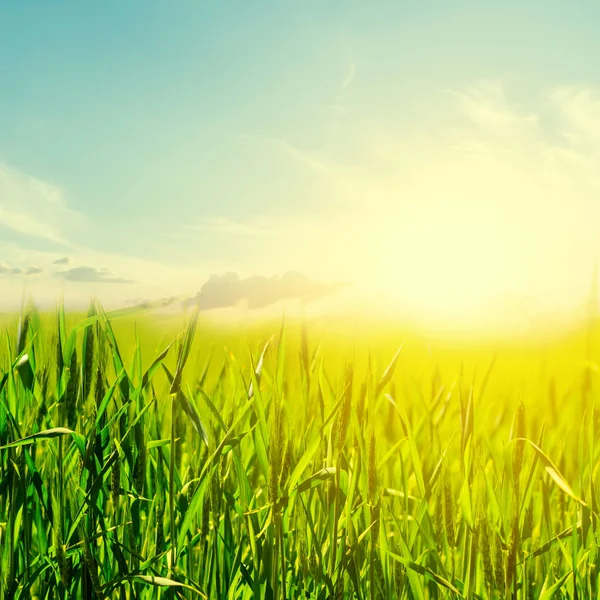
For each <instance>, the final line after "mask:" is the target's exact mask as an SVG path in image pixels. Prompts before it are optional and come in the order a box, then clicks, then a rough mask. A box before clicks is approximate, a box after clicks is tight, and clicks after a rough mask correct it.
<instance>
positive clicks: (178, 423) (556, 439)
mask: <svg viewBox="0 0 600 600" xmlns="http://www.w3.org/2000/svg"><path fill="white" fill-rule="evenodd" d="M3 325H4V326H5V328H6V331H7V337H6V339H5V342H4V344H3V346H2V350H0V555H1V556H0V558H1V563H0V564H1V577H2V583H1V585H0V587H1V590H2V591H1V593H0V597H1V598H2V600H5V599H9V598H32V597H34V598H39V599H46V598H60V599H67V598H92V597H96V598H119V599H126V598H138V599H140V600H145V599H149V598H165V599H167V598H177V597H180V598H196V597H205V598H211V599H212V598H214V599H221V598H222V599H234V598H236V599H237V598H240V599H246V598H247V599H249V598H268V599H273V600H275V599H281V598H294V599H295V598H315V599H322V600H325V599H328V598H332V599H337V598H340V599H341V598H357V599H364V600H373V599H376V598H377V599H379V598H381V599H387V598H405V599H409V598H410V599H422V598H482V599H486V598H508V597H514V598H544V599H548V598H571V599H575V598H596V597H598V585H599V580H598V565H597V561H598V548H597V545H598V533H599V531H598V527H599V524H598V519H597V517H598V506H597V499H596V493H597V491H598V489H599V487H598V486H599V484H600V481H599V473H598V465H599V464H600V463H599V454H600V445H599V444H597V443H596V438H597V434H596V431H597V429H598V426H599V423H598V413H597V411H596V410H595V408H594V401H595V395H596V393H597V384H596V378H597V367H596V365H595V364H594V362H593V359H594V354H593V350H594V345H593V342H594V335H595V334H594V326H593V324H592V325H590V326H589V327H587V328H584V329H583V330H582V331H572V332H567V333H564V334H562V335H559V334H558V333H557V334H556V335H550V334H546V335H545V336H544V337H537V338H535V339H531V340H529V339H519V340H513V341H510V342H509V341H506V340H505V341H503V342H502V343H492V341H489V340H488V341H487V342H480V343H475V342H470V341H468V340H467V341H462V342H460V341H457V342H454V343H453V342H451V341H443V340H437V341H436V340H433V341H432V342H431V343H430V344H429V345H428V341H427V340H426V339H424V338H423V337H422V336H421V337H420V336H419V335H418V334H416V333H414V332H410V331H408V330H406V331H403V330H402V328H401V327H397V328H396V329H395V330H393V331H392V330H386V329H385V328H379V329H376V328H371V329H369V327H368V326H365V327H364V331H362V333H360V332H357V331H356V330H355V329H351V328H350V327H344V325H343V323H333V324H331V323H330V324H327V323H324V322H320V321H317V322H310V321H308V322H300V321H296V320H290V321H289V322H286V323H285V324H282V323H281V322H279V321H277V322H265V323H262V324H258V323H257V324H250V325H248V326H246V327H243V328H241V327H240V328H238V327H231V326H230V327H225V326H221V327H218V326H216V325H215V324H214V323H213V324H211V323H210V322H209V321H208V320H206V319H204V318H203V317H202V318H199V316H198V313H197V312H189V313H188V314H187V315H185V316H177V317H169V318H166V317H164V318H160V317H158V316H153V315H152V314H141V313H138V312H136V311H135V310H131V311H121V312H116V313H108V314H107V313H105V312H104V311H103V310H102V308H101V307H100V306H99V305H97V304H96V303H92V305H91V306H90V310H89V312H88V314H87V316H86V315H70V314H69V315H65V312H64V310H63V309H62V308H59V309H58V310H57V311H56V314H38V313H37V312H35V310H26V311H24V313H23V315H22V316H21V318H19V316H18V315H17V316H15V317H14V318H13V317H6V318H5V320H4V323H3Z"/></svg>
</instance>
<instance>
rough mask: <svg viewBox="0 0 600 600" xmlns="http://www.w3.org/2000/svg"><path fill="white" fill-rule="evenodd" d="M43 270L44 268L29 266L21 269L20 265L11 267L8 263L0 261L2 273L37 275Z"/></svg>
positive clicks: (0, 273) (0, 272)
mask: <svg viewBox="0 0 600 600" xmlns="http://www.w3.org/2000/svg"><path fill="white" fill-rule="evenodd" d="M41 272H42V269H38V268H37V267H28V268H26V269H21V268H20V267H11V266H10V265H7V264H6V263H3V262H0V275H37V274H39V273H41Z"/></svg>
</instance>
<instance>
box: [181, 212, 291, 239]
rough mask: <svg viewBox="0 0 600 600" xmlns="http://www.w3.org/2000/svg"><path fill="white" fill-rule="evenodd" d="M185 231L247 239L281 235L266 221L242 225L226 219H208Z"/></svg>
mask: <svg viewBox="0 0 600 600" xmlns="http://www.w3.org/2000/svg"><path fill="white" fill-rule="evenodd" d="M184 229H185V230H187V231H190V232H199V233H210V234H218V235H231V236H245V237H264V236H267V237H277V236H279V235H281V234H280V232H278V231H277V229H275V228H274V227H272V226H271V225H270V224H269V223H268V222H266V221H264V220H262V221H261V220H255V221H252V222H249V223H240V222H238V221H234V220H232V219H228V218H225V217H212V218H208V219H205V220H204V221H202V222H201V223H199V224H197V225H187V226H185V227H184Z"/></svg>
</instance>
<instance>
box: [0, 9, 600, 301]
mask: <svg viewBox="0 0 600 600" xmlns="http://www.w3.org/2000/svg"><path fill="white" fill-rule="evenodd" d="M598 24H600V6H599V5H597V3H594V2H541V1H539V2H527V3H521V2H474V1H469V2H452V1H443V2H442V1H439V2H370V3H366V2H355V1H348V0H346V1H343V2H342V1H329V2H317V1H303V2H287V1H279V2H228V3H224V2H192V1H187V2H186V1H172V2H167V1H157V0H146V1H144V2H138V1H133V0H132V1H129V2H117V1H106V2H97V3H82V2H61V3H49V2H42V1H37V2H36V1H31V2H16V1H14V0H13V1H7V0H0V85H1V91H0V169H1V170H0V263H1V264H2V265H4V267H3V268H4V271H5V273H4V275H0V277H2V279H1V280H0V281H2V282H3V283H4V285H5V287H6V289H8V288H10V290H12V292H11V294H9V296H10V297H11V298H18V297H20V295H21V293H22V290H23V285H24V283H26V285H27V286H29V288H30V289H32V290H34V291H35V293H36V294H38V295H40V296H43V295H47V296H50V295H52V294H54V293H56V291H57V290H59V289H60V290H62V291H63V292H65V293H67V294H69V293H72V294H73V295H79V296H83V295H87V294H89V292H90V290H91V291H92V292H94V293H100V294H103V295H105V296H106V297H107V298H111V299H113V300H114V301H125V300H129V299H131V297H138V296H139V297H146V296H148V295H157V294H160V293H161V292H162V291H165V290H174V289H176V290H179V289H181V291H182V293H187V292H192V291H193V290H194V289H197V288H198V287H199V286H200V285H201V284H202V282H203V281H204V280H205V279H206V277H207V276H208V275H209V274H210V273H212V272H226V271H227V270H235V271H238V272H240V273H242V274H245V275H250V274H253V273H259V274H263V275H269V274H273V273H282V272H284V271H287V270H290V269H299V270H301V271H303V272H305V273H307V274H308V275H310V276H314V277H317V278H322V279H329V280H332V279H333V280H335V279H344V280H352V281H354V282H356V283H357V285H358V286H359V287H360V286H361V285H362V286H363V287H364V288H365V289H369V290H373V289H374V288H377V287H378V286H379V284H381V286H380V287H381V290H382V292H383V293H385V294H388V295H392V296H394V295H395V296H399V297H400V296H401V297H402V298H403V299H404V300H405V301H406V303H407V304H411V303H412V304H414V305H417V304H418V305H422V304H423V302H424V300H428V299H429V298H430V297H433V296H435V295H436V294H435V286H434V285H432V284H431V283H427V281H430V280H436V279H437V280H438V282H439V285H445V286H446V287H447V288H448V287H452V288H461V289H464V288H465V286H466V285H469V286H473V284H472V280H473V279H481V277H480V276H479V275H477V273H480V272H481V271H482V270H483V271H488V275H487V276H486V277H483V279H484V280H485V281H484V283H483V284H482V285H480V286H479V287H475V288H474V289H473V290H472V291H473V294H471V295H473V296H476V297H477V299H478V301H480V300H481V301H483V299H487V300H489V298H490V297H492V296H493V297H494V298H495V297H496V296H498V297H501V296H502V297H504V296H506V295H510V296H511V297H512V296H515V297H530V296H534V297H536V298H538V299H539V298H542V297H545V298H548V297H549V296H551V295H552V294H555V295H556V293H557V290H559V289H562V288H564V287H565V285H566V284H569V285H570V286H571V287H572V288H573V289H574V292H573V296H569V297H568V298H567V297H566V296H565V297H564V298H563V296H562V295H561V302H562V303H563V304H568V303H571V304H572V303H573V302H574V301H575V296H576V294H581V293H582V290H583V288H584V284H585V282H587V281H589V279H590V272H591V271H590V269H591V266H590V265H591V264H592V263H593V261H594V260H595V258H596V251H597V248H596V247H595V246H594V242H593V240H592V232H591V230H590V231H588V230H587V229H586V226H588V225H587V224H589V222H590V220H591V219H592V218H593V217H594V216H595V215H596V213H595V212H593V211H594V210H595V208H594V207H595V204H597V201H596V200H595V198H596V196H595V194H596V191H597V188H596V182H595V180H594V181H592V180H591V178H592V174H593V173H594V168H593V166H594V164H595V161H596V159H597V158H598V155H597V153H595V152H596V151H595V150H594V148H593V146H594V142H595V139H588V138H589V136H590V135H592V133H590V132H597V131H598V130H599V129H600V127H598V123H599V121H598V119H599V118H600V110H599V109H598V106H599V104H598V103H599V98H600V96H598V93H599V92H598V90H600V71H599V70H598V69H597V64H595V57H597V56H599V55H600V40H599V38H598V36H597V25H598ZM595 128H596V129H595ZM584 131H587V132H588V133H586V134H585V135H584V134H583V133H582V132H584ZM586 136H587V137H586ZM584 138H586V139H584ZM567 152H569V153H571V154H573V153H574V154H573V155H571V154H569V156H566V153H567ZM473 153H475V157H474V154H473ZM575 155H576V156H575ZM574 156H575V157H574ZM459 157H462V158H461V160H459ZM549 157H550V158H549ZM557 157H558V158H557ZM528 161H531V162H528ZM557 161H558V162H557ZM574 161H575V163H576V166H575V167H574V166H573V165H574ZM525 167H527V168H526V169H525ZM586 169H587V170H586ZM483 173H485V178H484V177H483V176H478V174H479V175H481V174H483ZM532 174H533V175H532ZM557 174H558V175H560V182H557V181H553V182H552V183H550V182H549V178H548V177H546V176H547V175H551V176H552V177H558V175H557ZM436 181H438V182H439V186H438V187H436V188H435V189H434V188H433V187H432V184H433V183H434V182H436ZM507 181H509V182H510V181H512V182H517V183H514V185H513V184H511V186H512V187H510V186H509V187H508V188H506V189H504V188H505V186H506V185H507ZM503 186H504V187H503ZM490 189H491V190H493V191H494V193H492V194H491V195H490V193H489V191H490ZM499 189H502V194H500V192H498V190H499ZM549 190H550V192H551V193H552V194H555V193H556V198H555V199H549V195H548V193H549ZM557 190H559V191H560V194H559V192H558V191H557ZM496 192H498V193H497V196H494V194H495V193H496ZM491 196H494V197H493V198H492V197H491ZM573 196H575V197H576V198H577V200H576V201H574V200H573V199H572V198H573ZM578 203H579V204H578ZM548 204H550V209H546V208H544V207H547V205H548ZM523 206H525V208H524V209H523V210H522V207H523ZM540 207H542V208H541V210H542V217H541V221H542V222H543V221H544V220H546V221H547V223H546V226H545V227H541V228H540V226H539V223H540V216H539V215H540V213H539V211H540ZM552 207H554V208H552ZM566 210H568V211H569V217H568V218H567V219H566V220H565V219H564V218H563V217H564V211H566ZM499 213H501V217H500V218H498V214H499ZM536 215H537V216H536ZM492 222H494V223H496V224H493V223H492ZM497 222H500V223H501V226H498V225H497ZM565 223H568V224H569V228H568V231H565V232H563V233H562V234H561V233H560V232H561V231H562V229H561V227H562V226H563V225H564V224H565ZM461 227H462V228H463V229H464V231H463V230H462V229H461ZM540 229H545V230H546V231H547V235H546V237H543V236H542V237H539V236H540V235H541V234H540V233H539V230H540ZM452 231H455V232H456V233H457V236H458V237H459V238H460V240H459V241H458V243H457V242H456V239H455V238H454V237H453V235H452ZM569 231H570V232H573V231H577V232H578V233H577V234H576V235H575V234H573V233H569ZM415 232H416V233H415ZM418 232H421V234H419V233H418ZM582 232H583V233H582ZM532 235H534V238H533V241H532ZM399 236H402V237H403V239H405V242H404V243H401V242H399V241H398V237H399ZM471 236H473V237H472V239H471ZM535 236H538V237H539V239H538V238H537V237H535ZM466 237H469V240H467V241H468V242H469V243H466V242H465V238H466ZM557 237H558V238H560V240H561V241H560V243H559V244H558V247H557V243H556V240H557ZM423 238H429V242H427V243H424V242H423ZM433 238H435V240H437V241H435V242H432V241H431V240H432V239H433ZM461 240H462V241H461ZM489 240H493V244H492V242H490V241H489ZM526 240H529V241H526ZM582 240H583V241H582ZM461 244H462V245H461ZM486 244H488V245H489V247H487V246H485V245H486ZM478 245H479V248H480V250H479V251H477V250H473V248H477V247H478ZM503 245H504V246H506V248H507V251H506V252H505V253H502V256H501V257H500V256H499V253H498V248H499V247H501V246H503ZM448 246H452V248H454V250H453V252H454V253H452V252H451V253H450V258H448ZM484 246H485V248H483V250H481V248H482V247H484ZM486 248H487V249H486ZM558 250H560V251H561V253H559V252H558ZM554 251H556V256H554V255H552V254H551V257H552V258H551V259H552V260H553V261H554V263H555V264H554V267H555V268H554V273H556V272H557V270H556V263H557V261H559V262H560V264H562V265H563V266H562V267H561V269H562V270H561V269H559V270H558V272H559V273H560V274H561V276H560V277H559V278H558V279H559V280H560V285H558V283H556V279H557V278H556V276H555V275H552V276H551V274H550V270H549V269H548V268H547V265H546V263H547V262H548V260H550V259H547V260H546V259H544V260H542V258H540V256H539V255H540V254H543V255H544V256H545V257H548V252H550V253H552V252H554ZM473 254H477V255H479V256H480V259H481V261H483V262H477V261H475V262H474V261H473V259H472V255H473ZM416 256H420V257H423V258H422V260H416V259H415V257H416ZM481 256H483V258H485V260H483V258H481ZM63 257H68V258H69V264H68V265H54V261H55V260H58V259H60V258H63ZM324 257H327V259H326V260H324ZM444 257H446V259H447V260H449V261H450V263H451V265H452V266H451V268H450V267H449V265H450V263H448V264H447V265H444V260H445V258H444ZM511 260H512V262H511ZM440 261H441V266H440ZM574 262H576V263H577V264H578V265H580V268H579V269H578V272H577V276H576V277H575V276H574V275H573V274H572V273H571V271H572V270H573V269H572V264H573V263H574ZM523 263H524V265H525V266H523ZM457 265H459V266H457ZM84 266H85V267H87V268H91V269H95V270H96V271H97V273H98V276H97V277H95V281H91V280H90V281H80V282H76V281H71V282H68V283H66V282H65V278H64V277H61V275H60V274H61V272H64V271H65V270H67V269H68V268H80V267H84ZM33 267H35V268H36V269H40V270H41V271H42V273H40V274H36V275H35V276H34V275H33V274H32V275H30V276H28V277H26V278H25V277H24V276H23V274H22V273H18V272H17V271H18V270H19V269H20V270H21V271H26V270H27V269H31V268H33ZM521 268H522V269H523V271H522V272H520V271H519V269H521ZM102 269H105V271H102ZM0 270H2V269H0ZM531 271H535V272H541V271H543V272H544V273H545V275H544V276H543V277H542V276H541V275H540V276H539V277H538V278H537V279H535V277H534V278H533V279H535V281H534V282H533V283H532V282H531V279H532V278H531V277H529V275H528V273H530V272H531ZM90 272H91V271H87V273H90ZM103 273H105V274H103ZM106 273H110V274H111V275H110V276H109V275H106ZM424 273H425V274H424ZM445 276H447V277H446V278H444V277H445ZM119 278H122V279H123V280H127V281H135V283H133V284H119V283H117V282H116V281H115V280H116V279H119ZM392 279H393V280H394V282H392V281H391V280H392ZM399 281H404V282H405V284H406V285H402V284H401V283H398V282H399ZM553 281H554V283H553ZM553 286H554V287H553ZM409 287H410V288H412V289H414V290H417V291H415V293H414V294H413V296H412V297H411V296H410V294H407V293H406V292H405V290H406V288H409ZM561 294H562V292H561ZM455 296H456V298H455V299H454V300H453V301H452V302H453V303H454V304H455V305H456V306H459V305H460V306H463V305H464V304H465V300H464V298H462V297H461V296H460V294H458V293H456V294H455ZM463 296H464V294H463ZM487 300H486V301H487ZM432 302H433V301H432ZM452 302H450V304H452ZM431 307H432V310H433V308H434V304H433V303H432V304H431Z"/></svg>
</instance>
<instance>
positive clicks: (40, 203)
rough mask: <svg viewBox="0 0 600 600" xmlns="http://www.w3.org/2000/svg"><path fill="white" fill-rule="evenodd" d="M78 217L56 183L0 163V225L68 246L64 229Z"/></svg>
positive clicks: (69, 226)
mask: <svg viewBox="0 0 600 600" xmlns="http://www.w3.org/2000/svg"><path fill="white" fill-rule="evenodd" d="M81 220H82V215H80V214H78V213H76V212H75V211H73V210H71V209H70V208H69V207H68V205H67V203H66V201H65V199H64V192H63V190H62V188H60V187H59V186H57V185H55V184H53V183H50V182H46V181H42V180H40V179H37V178H35V177H32V176H30V175H28V174H26V173H23V172H21V171H18V170H16V169H14V168H11V167H8V166H7V165H2V164H0V226H1V227H6V228H8V229H11V230H12V231H14V232H16V233H17V234H20V235H22V236H27V237H33V238H40V239H43V240H48V241H51V242H55V243H58V244H61V245H64V246H69V245H70V242H69V240H68V237H67V236H68V231H69V230H70V229H71V228H72V227H74V226H75V225H76V224H77V223H80V222H81Z"/></svg>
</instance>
